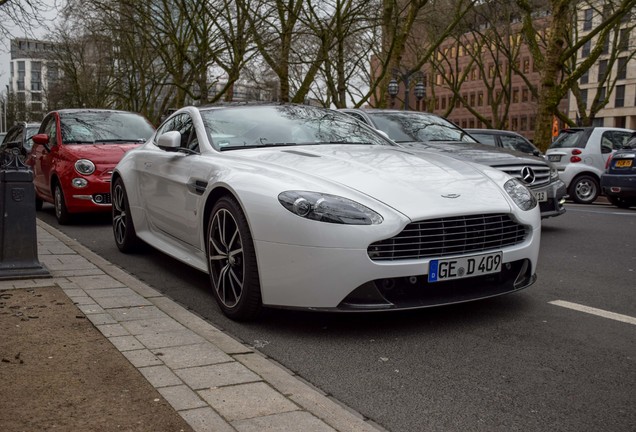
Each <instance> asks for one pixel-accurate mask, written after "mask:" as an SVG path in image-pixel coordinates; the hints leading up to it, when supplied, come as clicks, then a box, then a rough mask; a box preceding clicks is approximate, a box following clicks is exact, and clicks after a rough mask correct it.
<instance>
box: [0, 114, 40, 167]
mask: <svg viewBox="0 0 636 432" xmlns="http://www.w3.org/2000/svg"><path fill="white" fill-rule="evenodd" d="M39 128H40V123H28V122H18V123H16V124H15V125H14V126H13V127H11V128H10V129H9V130H8V131H7V134H6V136H5V137H4V139H3V140H2V143H1V144H0V153H2V154H6V153H7V152H9V151H11V149H15V150H14V151H15V152H16V153H17V154H18V156H19V157H20V159H21V160H22V161H24V160H25V159H26V157H27V155H28V154H29V152H30V151H31V148H32V147H33V135H35V134H36V133H37V132H38V129H39Z"/></svg>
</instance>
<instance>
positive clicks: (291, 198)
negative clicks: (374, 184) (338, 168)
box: [278, 191, 383, 225]
mask: <svg viewBox="0 0 636 432" xmlns="http://www.w3.org/2000/svg"><path fill="white" fill-rule="evenodd" d="M278 201H279V202H280V203H281V204H282V205H283V207H285V208H286V209H287V210H289V211H290V212H292V213H294V214H296V215H298V216H300V217H303V218H307V219H311V220H316V221H321V222H330V223H337V224H347V225H377V224H380V223H382V221H383V219H382V216H380V215H379V214H377V213H376V212H374V211H373V210H371V209H369V208H367V207H365V206H363V205H362V204H359V203H357V202H355V201H352V200H350V199H347V198H343V197H339V196H335V195H328V194H322V193H317V192H306V191H286V192H282V193H281V194H280V195H278Z"/></svg>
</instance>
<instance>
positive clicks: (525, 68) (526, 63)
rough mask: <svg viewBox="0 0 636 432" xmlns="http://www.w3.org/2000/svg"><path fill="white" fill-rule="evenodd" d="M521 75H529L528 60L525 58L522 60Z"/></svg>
mask: <svg viewBox="0 0 636 432" xmlns="http://www.w3.org/2000/svg"><path fill="white" fill-rule="evenodd" d="M523 73H524V74H527V73H530V59H529V58H527V57H526V58H524V59H523Z"/></svg>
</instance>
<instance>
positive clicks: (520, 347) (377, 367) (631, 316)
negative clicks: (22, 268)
mask: <svg viewBox="0 0 636 432" xmlns="http://www.w3.org/2000/svg"><path fill="white" fill-rule="evenodd" d="M567 209H568V211H567V213H566V214H564V215H562V216H560V217H557V218H552V219H547V220H545V221H543V233H542V239H541V255H540V260H539V269H538V281H537V283H536V284H535V285H533V286H532V287H530V288H528V289H526V290H524V291H522V292H519V293H516V294H512V295H509V296H504V297H500V298H496V299H491V300H486V301H481V302H474V303H470V304H466V305H460V306H451V307H443V308H434V309H426V310H420V311H417V312H407V313H401V312H398V313H384V314H368V315H342V314H324V313H312V312H292V311H283V310H270V311H268V312H267V313H266V314H265V316H264V317H263V318H262V319H261V320H260V321H258V322H255V323H248V324H238V323H234V322H232V321H230V320H228V319H226V318H225V317H224V316H223V315H222V314H221V313H220V311H219V310H218V309H217V307H216V305H215V304H214V299H213V297H212V295H211V293H210V292H209V288H208V280H207V276H206V275H204V274H201V273H198V272H197V271H194V270H191V269H190V268H189V267H187V266H185V265H183V264H180V263H179V262H176V261H174V260H172V259H170V258H168V257H166V256H164V255H162V254H161V253H159V252H156V251H154V250H152V249H150V248H148V250H146V251H145V252H144V253H142V254H137V255H132V256H131V255H123V254H121V253H119V251H118V250H117V248H116V246H115V244H114V241H113V239H112V231H111V226H110V219H109V217H103V218H100V217H95V216H90V217H86V218H82V219H81V220H78V221H77V222H76V224H75V225H72V226H65V227H59V226H58V225H57V222H56V221H55V218H54V216H53V211H52V210H53V209H52V207H50V206H45V208H44V210H43V211H41V212H39V213H38V217H40V218H41V219H42V220H44V221H45V222H47V223H49V224H51V225H53V226H55V227H58V228H60V229H61V230H62V231H64V232H65V233H66V234H67V235H69V236H70V237H72V238H74V239H77V240H78V241H80V242H81V243H83V244H84V245H86V246H87V247H89V248H90V249H92V250H93V251H95V252H96V253H98V254H99V255H101V256H102V257H104V258H106V259H107V260H109V261H111V262H113V263H115V264H117V265H119V266H121V267H123V268H124V269H126V270H127V271H128V272H130V273H132V274H134V275H135V276H136V277H137V278H139V279H141V280H143V281H145V282H146V283H148V284H149V285H151V286H153V287H155V288H157V289H158V290H160V291H161V292H163V293H165V294H166V295H168V296H170V297H171V298H173V299H175V300H176V301H178V302H180V303H181V304H183V305H185V306H187V307H188V308H190V309H191V310H193V311H195V312H196V313H198V314H199V315H201V316H203V317H205V318H206V319H208V320H209V321H211V322H212V323H214V325H216V326H217V327H219V328H221V329H224V330H225V331H227V332H228V333H229V334H231V335H233V336H234V337H236V338H237V339H239V340H241V341H243V342H245V343H247V344H248V345H250V346H253V347H255V348H257V349H258V350H260V351H261V352H263V353H264V354H266V355H268V356H270V357H271V358H272V359H273V360H275V361H277V362H279V363H280V364H282V365H283V366H285V367H287V368H288V369H290V370H292V371H294V372H296V373H297V374H298V375H299V376H301V377H302V378H304V379H305V380H307V381H309V382H311V383H313V384H314V385H315V386H317V387H318V388H320V389H321V390H322V391H324V392H325V393H327V394H329V395H331V396H333V397H334V398H335V399H337V400H339V401H341V402H342V403H344V404H345V405H347V406H349V407H351V408H353V409H354V410H356V411H358V412H360V413H362V414H363V415H364V416H366V417H369V418H371V419H372V420H374V421H375V422H377V423H378V424H380V425H381V426H383V427H385V428H386V429H388V430H390V431H394V432H411V431H413V432H421V431H488V432H494V431H502V432H503V431H506V432H509V431H524V432H525V431H573V432H583V431H590V432H592V431H594V432H597V431H612V432H613V431H617V432H618V431H625V432H633V431H635V430H636V408H635V406H636V405H635V402H634V401H635V400H636V210H635V209H632V210H619V209H617V208H613V207H611V206H608V205H598V204H597V205H592V206H580V205H574V204H569V205H567ZM282 271H284V269H282ZM551 302H557V303H556V304H555V303H551ZM559 302H568V303H559ZM564 306H568V307H564ZM579 306H584V307H588V308H594V309H588V310H586V311H581V310H578V309H580V307H579ZM573 308H574V309H573ZM616 314H620V315H616Z"/></svg>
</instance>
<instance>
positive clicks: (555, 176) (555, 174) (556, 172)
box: [550, 165, 559, 181]
mask: <svg viewBox="0 0 636 432" xmlns="http://www.w3.org/2000/svg"><path fill="white" fill-rule="evenodd" d="M558 178H559V170H558V169H557V167H555V166H554V165H550V181H556V180H557V179H558Z"/></svg>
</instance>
